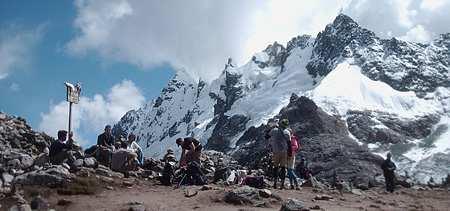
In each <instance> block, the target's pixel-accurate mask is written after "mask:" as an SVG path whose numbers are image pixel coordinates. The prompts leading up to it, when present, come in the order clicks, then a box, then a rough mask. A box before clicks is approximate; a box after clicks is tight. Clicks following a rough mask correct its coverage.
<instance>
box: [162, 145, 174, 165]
mask: <svg viewBox="0 0 450 211" xmlns="http://www.w3.org/2000/svg"><path fill="white" fill-rule="evenodd" d="M162 161H163V162H176V158H175V154H173V150H172V149H170V148H169V149H167V152H166V154H165V155H164V157H163V159H162Z"/></svg>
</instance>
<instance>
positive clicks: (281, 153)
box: [265, 119, 300, 189]
mask: <svg viewBox="0 0 450 211" xmlns="http://www.w3.org/2000/svg"><path fill="white" fill-rule="evenodd" d="M267 125H268V129H267V130H266V135H265V138H266V139H268V140H269V144H270V149H271V150H272V164H273V173H272V179H273V188H275V189H276V188H278V186H277V184H278V182H280V189H284V188H285V186H284V183H285V179H286V175H287V176H288V177H289V182H290V188H291V189H294V188H295V189H300V188H299V183H298V177H297V175H296V173H295V170H294V169H295V157H296V156H295V155H296V154H297V152H298V150H299V143H298V139H297V138H296V136H295V134H294V133H293V131H292V129H291V128H289V120H288V119H283V120H281V121H278V119H270V120H269V122H268V124H267ZM294 185H295V187H294Z"/></svg>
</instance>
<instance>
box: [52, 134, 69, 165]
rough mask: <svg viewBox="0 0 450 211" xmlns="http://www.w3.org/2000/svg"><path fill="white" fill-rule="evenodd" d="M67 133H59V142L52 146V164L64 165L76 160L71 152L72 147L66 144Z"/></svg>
mask: <svg viewBox="0 0 450 211" xmlns="http://www.w3.org/2000/svg"><path fill="white" fill-rule="evenodd" d="M66 139H67V131H65V130H60V131H58V140H56V141H54V142H53V143H52V144H51V145H50V150H49V158H50V162H51V163H52V164H55V165H58V164H62V163H63V162H65V161H66V160H68V159H69V160H70V161H73V160H74V158H73V156H72V154H71V152H70V149H71V147H70V145H68V144H67V143H66Z"/></svg>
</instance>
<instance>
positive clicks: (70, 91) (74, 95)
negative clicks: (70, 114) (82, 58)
mask: <svg viewBox="0 0 450 211" xmlns="http://www.w3.org/2000/svg"><path fill="white" fill-rule="evenodd" d="M64 84H65V85H66V88H67V102H71V103H75V104H77V103H78V102H80V93H81V85H80V84H79V83H77V84H76V85H75V86H74V85H73V84H71V83H68V82H65V83H64Z"/></svg>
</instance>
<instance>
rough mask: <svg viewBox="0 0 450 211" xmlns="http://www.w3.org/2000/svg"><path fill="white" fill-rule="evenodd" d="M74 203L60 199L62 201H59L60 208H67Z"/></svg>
mask: <svg viewBox="0 0 450 211" xmlns="http://www.w3.org/2000/svg"><path fill="white" fill-rule="evenodd" d="M72 203H73V202H72V201H70V200H68V199H60V200H58V203H57V205H58V206H67V205H69V204H72Z"/></svg>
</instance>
